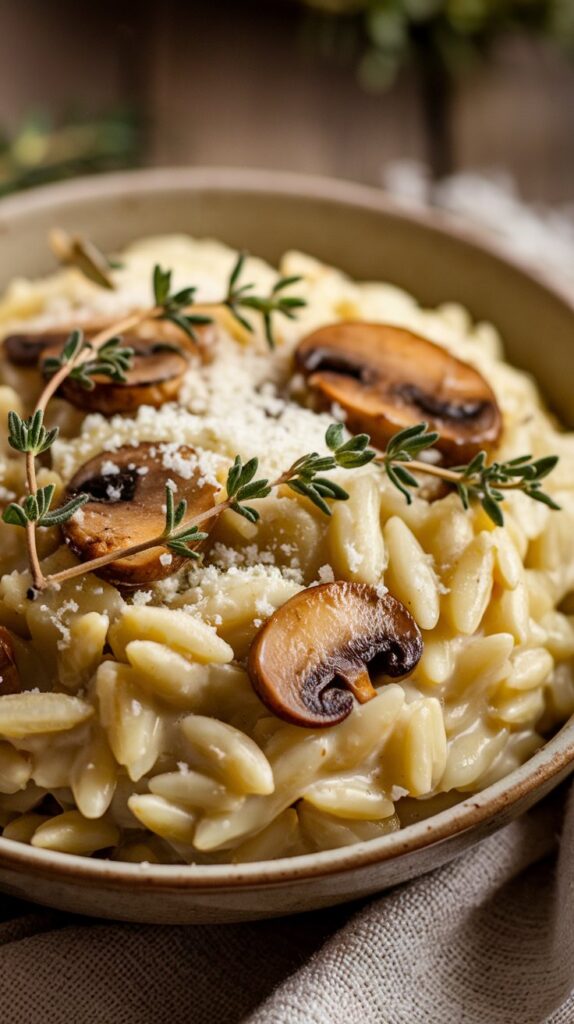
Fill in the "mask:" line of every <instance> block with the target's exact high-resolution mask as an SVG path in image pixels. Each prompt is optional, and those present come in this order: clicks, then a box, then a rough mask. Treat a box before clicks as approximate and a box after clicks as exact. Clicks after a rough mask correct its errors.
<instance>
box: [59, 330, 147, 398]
mask: <svg viewBox="0 0 574 1024" xmlns="http://www.w3.org/2000/svg"><path fill="white" fill-rule="evenodd" d="M90 348H91V345H90V342H89V341H88V342H87V341H85V340H84V336H83V334H82V332H81V331H73V332H72V334H71V335H70V337H69V339H68V341H67V342H66V344H65V346H64V348H63V350H62V353H61V355H59V356H53V357H50V358H49V359H46V360H44V374H45V375H46V377H48V378H49V377H53V376H54V374H56V373H58V372H59V371H60V370H61V369H62V367H63V366H66V365H67V364H68V363H71V362H73V361H74V360H75V359H76V358H77V357H78V356H79V354H80V353H81V352H89V350H90ZM133 357H134V350H133V348H127V347H124V346H123V345H122V341H121V338H110V339H109V341H106V342H105V343H104V344H103V345H100V347H99V348H98V349H95V350H94V357H93V359H89V358H88V359H85V360H83V361H82V362H80V363H78V364H77V365H75V366H74V367H72V369H70V372H69V374H68V376H69V377H70V379H71V380H76V381H77V382H78V384H81V386H82V387H83V388H85V389H86V391H93V389H94V387H95V383H94V380H93V378H94V377H95V376H99V377H109V378H110V380H113V381H115V382H116V383H123V382H124V381H125V380H126V373H127V371H128V370H129V369H130V368H131V365H132V360H133Z"/></svg>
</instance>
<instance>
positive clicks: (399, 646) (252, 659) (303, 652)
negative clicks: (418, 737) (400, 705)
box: [248, 581, 423, 729]
mask: <svg viewBox="0 0 574 1024" xmlns="http://www.w3.org/2000/svg"><path fill="white" fill-rule="evenodd" d="M422 649H423V644H422V638H421V634H420V632H419V629H418V626H417V624H416V622H415V621H414V619H413V618H412V616H411V615H410V614H409V612H408V611H407V609H406V608H405V607H404V605H402V604H401V602H400V601H397V600H396V598H394V597H391V595H390V594H388V593H387V594H384V595H383V596H379V594H378V593H377V590H376V589H375V588H374V587H370V586H367V585H366V584H364V583H345V582H342V581H340V582H336V583H326V584H324V585H323V586H318V587H310V588H309V589H307V590H302V591H301V592H300V593H299V594H296V595H295V597H292V598H291V600H290V601H287V603H286V604H284V605H283V606H282V607H281V608H279V609H278V610H277V611H276V612H275V613H274V614H273V615H272V616H271V618H270V619H269V620H268V621H267V622H266V624H265V625H264V626H263V628H262V629H261V630H260V631H259V633H258V634H257V636H256V638H255V640H254V642H253V644H252V646H251V651H250V653H249V664H248V669H249V675H250V678H251V682H252V683H253V687H254V689H255V691H256V693H257V694H258V695H259V697H260V698H261V700H262V701H263V703H264V704H266V705H267V707H268V708H270V709H271V711H273V712H274V713H275V714H276V715H278V716H279V718H283V719H285V721H287V722H292V723H293V724H294V725H301V726H305V727H307V728H310V729H314V728H316V727H317V726H326V725H336V724H337V722H341V721H342V720H343V719H344V718H346V717H347V715H349V714H350V712H351V710H352V708H353V696H355V697H356V699H357V700H358V701H359V702H360V703H365V702H366V701H368V700H371V698H372V697H374V696H375V695H376V690H375V689H374V687H373V685H372V682H371V677H370V675H369V671H368V669H367V666H368V665H370V666H371V673H372V675H373V677H375V676H377V675H380V676H390V677H391V678H393V679H399V678H402V677H403V676H405V675H408V674H409V673H411V672H412V671H413V670H414V669H415V667H416V665H417V664H418V661H419V659H420V657H421V654H422Z"/></svg>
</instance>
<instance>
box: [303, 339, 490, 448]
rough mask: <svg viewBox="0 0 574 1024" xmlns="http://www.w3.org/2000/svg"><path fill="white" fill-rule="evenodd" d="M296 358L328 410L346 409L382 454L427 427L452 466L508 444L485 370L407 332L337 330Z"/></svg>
mask: <svg viewBox="0 0 574 1024" xmlns="http://www.w3.org/2000/svg"><path fill="white" fill-rule="evenodd" d="M295 358H296V364H297V367H298V369H299V370H300V371H302V372H303V373H304V374H305V375H306V376H307V378H308V383H309V386H310V387H311V388H312V389H313V390H314V391H315V392H316V393H317V394H318V395H319V396H320V397H321V399H322V402H323V404H325V405H331V404H332V403H334V402H336V403H338V404H339V405H340V406H342V408H343V409H345V411H346V413H347V424H348V426H349V427H350V429H351V430H353V431H357V432H358V431H365V432H366V433H368V434H370V435H371V439H372V441H373V443H374V444H376V445H377V446H378V447H380V448H384V447H385V445H386V443H387V441H388V440H389V438H390V437H392V435H393V434H394V433H396V432H397V431H399V430H402V429H403V428H405V427H409V426H412V425H413V424H415V423H418V422H420V421H421V420H426V421H427V422H428V423H429V425H430V427H431V428H432V429H433V430H436V431H438V433H439V434H440V441H439V442H438V444H437V447H438V448H440V450H441V452H442V454H443V456H444V457H445V460H446V461H448V462H449V463H452V464H457V463H462V462H467V461H469V460H470V459H471V458H472V457H473V456H474V455H476V453H477V452H478V451H480V449H481V448H487V449H488V448H492V447H493V446H494V445H495V444H496V442H497V440H498V438H499V436H500V431H501V428H502V420H501V414H500V409H499V408H498V405H497V402H496V398H495V396H494V393H493V391H492V389H491V388H490V386H489V385H488V383H487V382H486V381H485V379H484V377H482V376H481V374H480V373H479V372H478V370H475V369H474V367H473V366H469V365H468V364H467V363H463V362H462V360H460V359H456V358H455V357H454V356H452V355H451V354H450V353H449V352H447V351H446V350H445V349H443V348H441V347H440V346H439V345H435V344H434V343H433V342H431V341H427V340H426V339H425V338H421V337H419V336H418V335H416V334H413V333H412V332H411V331H407V330H404V329H403V328H401V327H392V326H388V325H386V324H371V323H362V322H355V323H337V324H331V325H329V326H328V327H322V328H320V329H319V330H317V331H314V332H313V333H312V334H309V335H308V336H307V337H306V338H304V339H303V340H302V341H301V343H300V344H299V347H298V349H297V352H296V357H295Z"/></svg>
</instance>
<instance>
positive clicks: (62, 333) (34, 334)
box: [2, 321, 108, 366]
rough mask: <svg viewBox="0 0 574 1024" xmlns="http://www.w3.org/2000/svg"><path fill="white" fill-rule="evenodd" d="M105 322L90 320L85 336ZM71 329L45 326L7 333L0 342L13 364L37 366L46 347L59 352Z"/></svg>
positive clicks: (104, 324) (93, 332)
mask: <svg viewBox="0 0 574 1024" xmlns="http://www.w3.org/2000/svg"><path fill="white" fill-rule="evenodd" d="M107 324H108V321H102V322H101V323H96V322H90V324H89V326H88V325H87V326H86V327H85V334H86V337H88V338H89V337H92V336H93V335H94V334H96V333H97V331H99V330H100V329H101V328H103V327H106V326H107ZM73 330H74V328H73V327H70V328H65V327H53V328H52V327H50V328H47V327H46V328H43V329H42V330H41V331H22V332H21V333H18V334H9V335H8V336H7V337H6V338H4V341H3V343H2V344H3V350H4V355H5V356H6V359H7V360H8V361H9V362H10V363H13V365H14V366H37V365H38V363H39V362H40V359H41V358H42V356H43V355H44V354H45V352H46V350H47V349H51V348H54V349H57V350H58V352H59V351H60V350H61V349H62V348H63V347H64V345H65V344H66V342H67V340H68V338H69V337H70V334H71V332H72V331H73Z"/></svg>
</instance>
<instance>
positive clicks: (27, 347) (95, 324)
mask: <svg viewBox="0 0 574 1024" xmlns="http://www.w3.org/2000/svg"><path fill="white" fill-rule="evenodd" d="M113 322H114V321H113V320H110V319H106V320H103V319H102V320H90V321H89V323H84V324H70V326H69V327H61V326H60V327H43V328H42V329H41V330H37V331H19V332H18V333H16V334H9V335H7V337H6V338H4V340H3V342H2V350H3V354H4V356H5V357H6V359H7V360H8V362H10V363H12V364H13V365H14V366H22V367H33V366H38V364H39V363H40V361H41V360H43V357H44V356H45V355H46V354H47V350H48V349H53V351H52V352H50V353H49V354H50V355H59V354H60V352H61V350H62V349H63V347H64V345H65V344H66V342H67V341H68V338H69V337H70V334H71V333H72V331H74V330H83V332H84V335H85V337H86V338H87V339H88V340H89V339H90V338H93V337H94V335H95V334H97V333H98V332H99V331H102V330H105V329H107V328H108V327H111V326H113ZM195 334H196V338H197V340H196V341H193V340H192V339H191V338H189V337H188V336H187V335H186V334H184V333H183V331H182V330H181V329H180V328H179V327H176V326H175V324H172V323H170V322H169V321H167V320H148V321H145V322H144V323H143V324H140V325H139V327H134V329H133V332H130V335H129V342H128V341H127V340H126V339H125V338H124V343H125V344H126V345H127V344H129V346H130V347H132V348H133V347H134V345H133V339H134V338H145V339H147V340H149V341H154V342H156V343H157V344H160V343H164V342H165V343H166V344H170V345H173V346H174V347H177V348H181V349H184V350H185V351H187V352H189V353H190V354H197V355H200V356H201V358H202V359H205V360H206V361H207V360H208V359H209V358H210V354H211V349H212V347H213V341H214V338H215V328H214V326H213V325H212V324H206V325H205V326H204V325H200V326H198V327H196V328H195ZM83 394H85V392H83Z"/></svg>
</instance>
